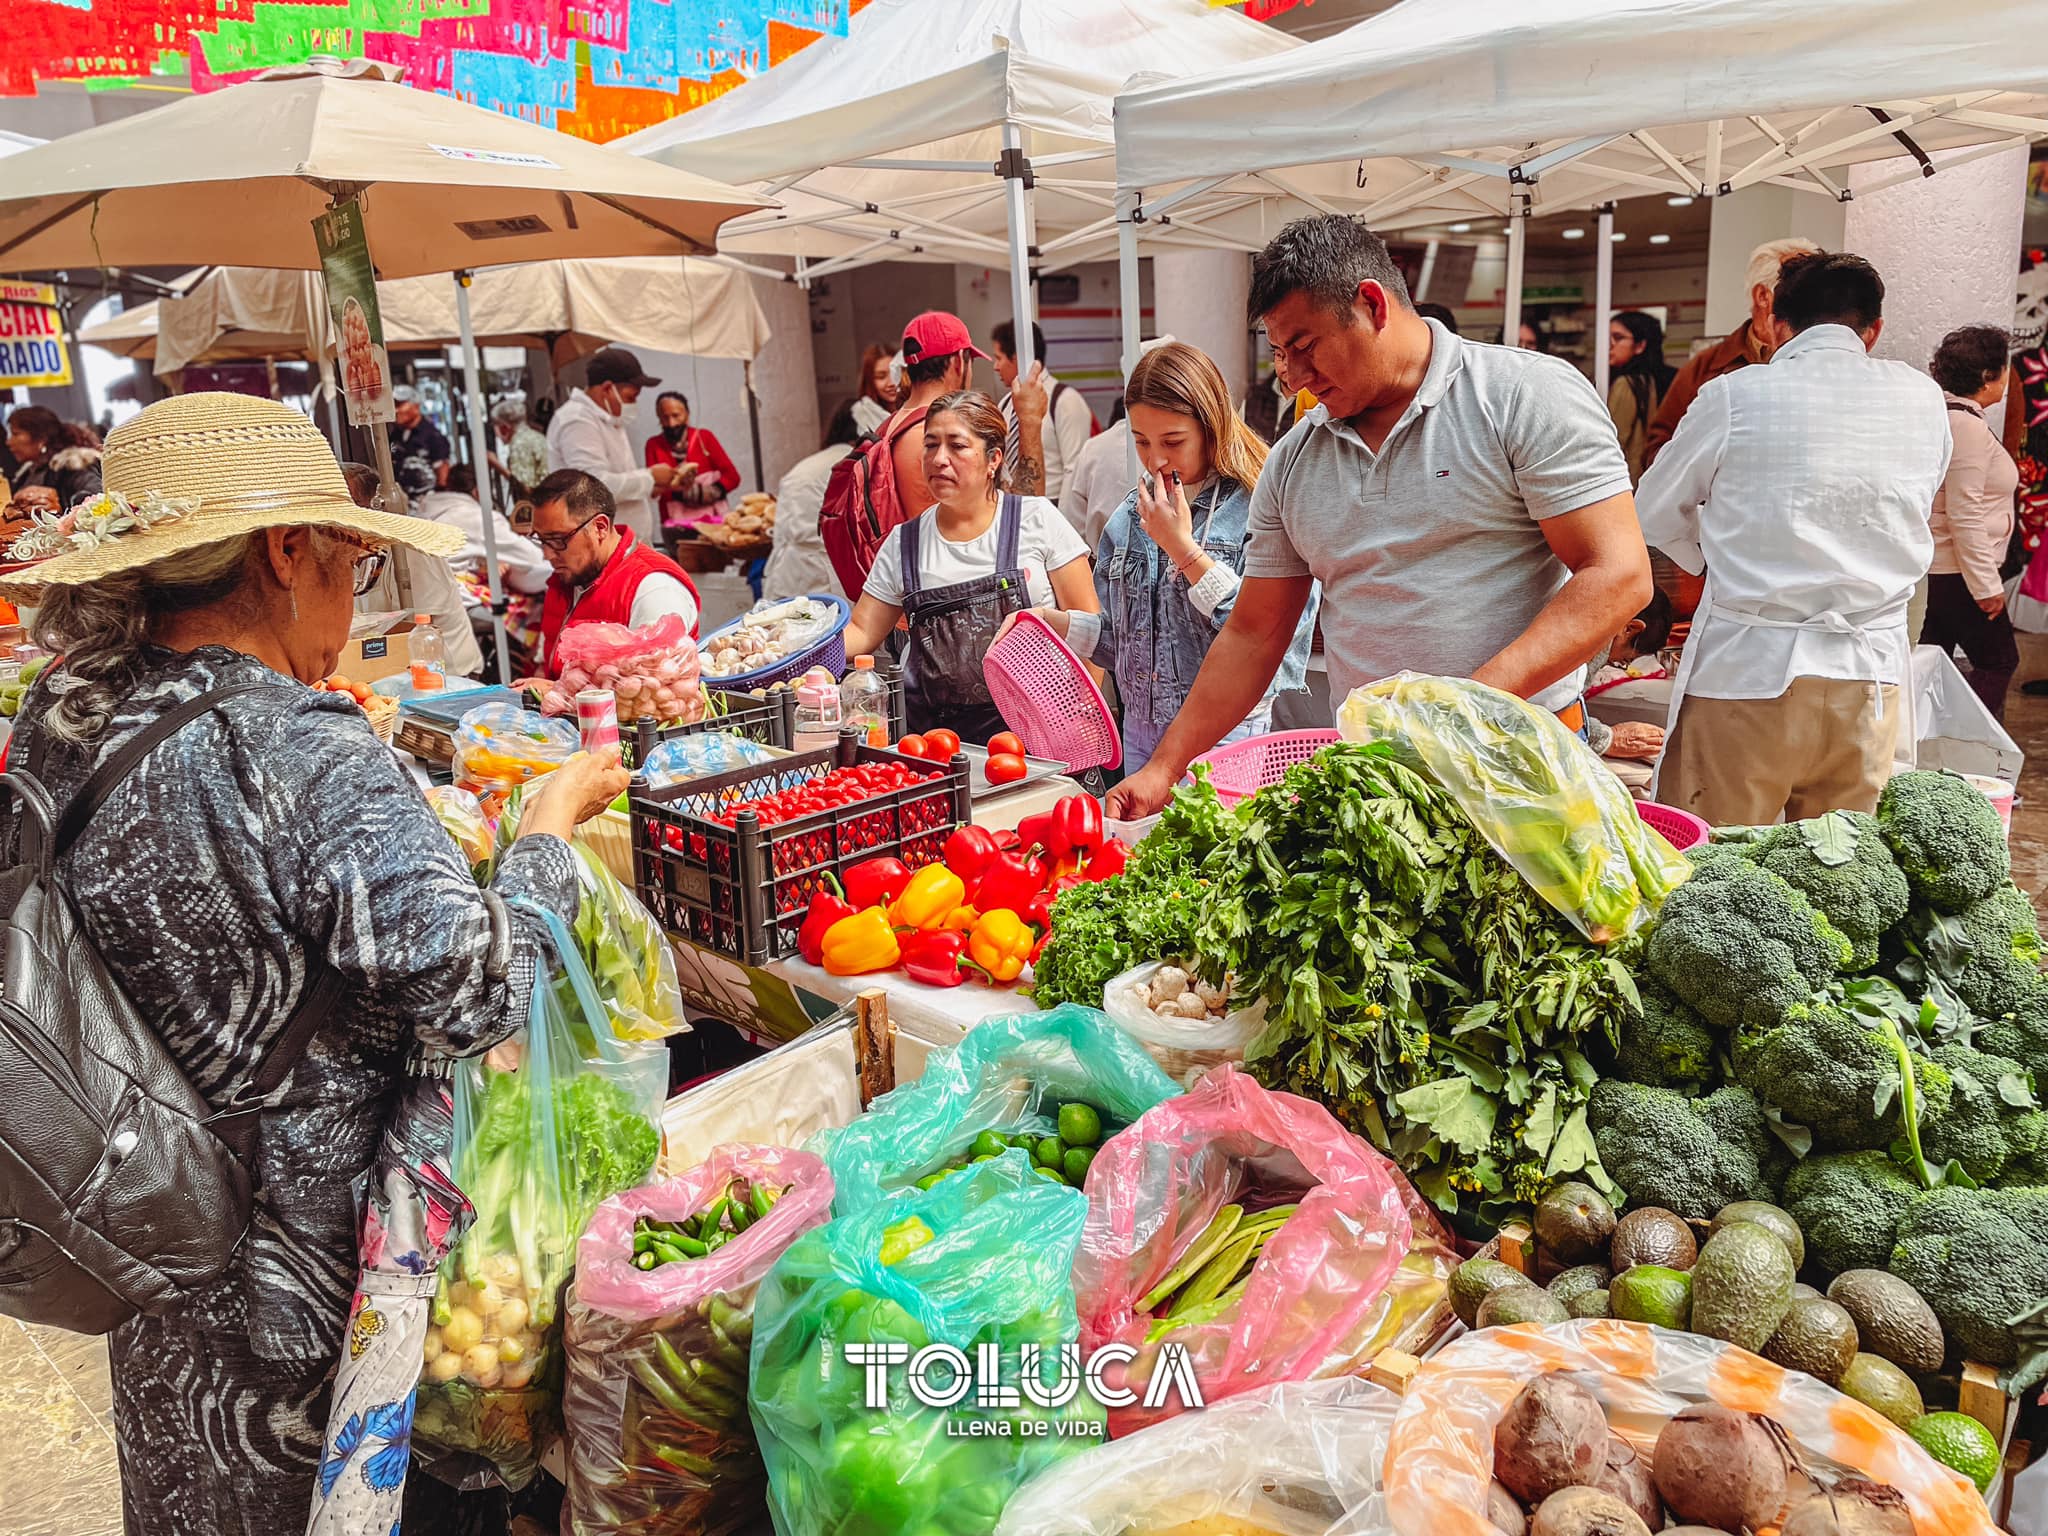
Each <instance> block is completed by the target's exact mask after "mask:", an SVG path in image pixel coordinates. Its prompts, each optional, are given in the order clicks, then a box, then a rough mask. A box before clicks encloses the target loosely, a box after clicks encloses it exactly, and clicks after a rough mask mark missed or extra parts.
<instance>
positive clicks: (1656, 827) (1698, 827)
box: [1636, 800, 1708, 853]
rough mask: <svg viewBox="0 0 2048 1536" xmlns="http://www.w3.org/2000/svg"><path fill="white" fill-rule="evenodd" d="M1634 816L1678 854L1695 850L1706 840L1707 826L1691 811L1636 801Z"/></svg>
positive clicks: (1649, 801) (1650, 801)
mask: <svg viewBox="0 0 2048 1536" xmlns="http://www.w3.org/2000/svg"><path fill="white" fill-rule="evenodd" d="M1636 814H1637V815H1638V816H1640V817H1642V818H1643V825H1644V826H1646V827H1649V828H1651V829H1652V830H1653V831H1657V832H1662V833H1663V834H1664V841H1666V842H1667V843H1669V844H1670V845H1671V846H1672V847H1674V848H1676V849H1677V850H1678V851H1679V852H1680V853H1683V852H1685V850H1686V849H1688V848H1697V847H1699V846H1700V844H1702V843H1704V842H1705V841H1706V840H1707V831H1708V828H1707V824H1706V823H1705V822H1704V821H1702V820H1700V818H1699V817H1697V816H1695V815H1693V813H1692V812H1691V811H1681V810H1680V809H1679V808H1678V807H1677V806H1675V805H1659V804H1657V802H1656V801H1654V800H1638V801H1637V802H1636Z"/></svg>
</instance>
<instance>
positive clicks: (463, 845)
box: [427, 784, 497, 885]
mask: <svg viewBox="0 0 2048 1536" xmlns="http://www.w3.org/2000/svg"><path fill="white" fill-rule="evenodd" d="M427 804H428V805H430V806H432V807H433V808H434V819H435V820H436V821H438V822H440V823H441V830H442V831H444V832H446V833H447V834H448V835H449V836H450V837H452V838H454V839H455V846H456V847H457V848H460V849H461V850H462V856H463V858H464V859H465V860H467V861H468V863H469V872H470V874H471V875H472V876H474V877H475V879H476V883H477V884H478V885H488V884H489V883H490V879H491V869H492V867H493V866H494V865H495V863H496V862H497V859H496V845H495V834H494V830H493V828H492V826H491V822H490V818H489V817H487V816H485V815H484V807H483V802H482V801H481V800H479V799H477V797H476V796H475V795H473V794H471V793H470V792H469V791H468V790H466V789H457V788H456V787H455V786H454V785H453V784H436V785H435V786H434V787H433V788H432V789H430V790H428V791H427Z"/></svg>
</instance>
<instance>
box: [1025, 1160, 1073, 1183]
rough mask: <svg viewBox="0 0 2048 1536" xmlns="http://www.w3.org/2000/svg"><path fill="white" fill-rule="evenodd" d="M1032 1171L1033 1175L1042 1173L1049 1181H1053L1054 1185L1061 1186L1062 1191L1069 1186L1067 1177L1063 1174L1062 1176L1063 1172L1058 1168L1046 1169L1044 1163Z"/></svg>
mask: <svg viewBox="0 0 2048 1536" xmlns="http://www.w3.org/2000/svg"><path fill="white" fill-rule="evenodd" d="M1031 1171H1032V1172H1033V1173H1040V1174H1044V1175H1045V1177H1047V1178H1048V1179H1051V1180H1052V1181H1053V1183H1055V1184H1057V1185H1059V1186H1060V1187H1061V1188H1062V1189H1064V1188H1066V1185H1067V1181H1066V1177H1065V1175H1063V1174H1062V1173H1061V1172H1060V1171H1059V1169H1057V1168H1048V1167H1046V1166H1045V1165H1044V1164H1043V1163H1040V1164H1039V1165H1038V1166H1036V1167H1034V1168H1033V1169H1032V1170H1031Z"/></svg>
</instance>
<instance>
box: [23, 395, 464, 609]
mask: <svg viewBox="0 0 2048 1536" xmlns="http://www.w3.org/2000/svg"><path fill="white" fill-rule="evenodd" d="M100 477H101V482H102V484H103V485H104V487H105V489H104V490H103V491H102V492H101V493H100V494H99V495H98V496H94V497H89V498H87V499H85V500H83V501H80V502H79V503H78V504H77V505H76V506H74V507H72V508H71V509H70V510H68V511H66V512H65V513H64V514H63V515H61V516H55V517H52V516H47V515H46V516H42V517H39V518H38V519H37V522H36V526H35V527H34V528H32V529H31V530H30V531H29V532H28V533H26V534H24V535H23V536H22V537H21V538H19V539H17V540H16V541H15V543H14V545H13V547H12V548H11V549H10V550H9V551H8V555H9V558H11V559H13V560H26V561H32V562H34V563H32V564H28V565H24V566H21V567H19V568H17V569H13V570H8V571H5V572H4V573H0V591H5V592H7V593H9V594H10V595H16V594H18V595H21V596H24V597H27V598H29V599H30V600H33V599H34V597H35V596H36V594H38V593H40V592H41V591H43V590H44V589H46V588H49V587H72V586H83V585H84V584H86V583H87V582H93V581H98V580H100V579H101V578H102V577H106V576H112V575H115V574H117V573H119V572H122V571H130V570H135V569H137V568H138V567H141V566H145V565H154V564H155V563H156V562H157V561H159V560H167V559H169V558H170V557H171V556H173V555H180V554H184V553H185V552H186V551H187V550H192V549H197V548H199V547H200V546H201V545H205V544H217V543H219V542H220V541H221V540H223V539H232V538H237V537H239V536H240V535H242V534H245V533H254V532H255V531H256V530H257V529H259V528H285V527H297V526H302V525H311V526H314V527H321V528H333V529H336V530H339V531H346V532H349V533H353V534H355V535H357V536H358V537H360V538H363V539H366V540H369V541H371V542H372V543H375V544H378V545H386V544H406V545H410V546H411V547H412V548H414V549H417V550H421V551H423V552H425V553H427V554H430V555H441V556H447V555H452V554H454V553H455V552H456V551H457V550H458V549H460V548H461V547H462V535H461V533H460V532H459V531H458V530H456V529H453V528H447V527H443V526H442V525H441V524H439V523H430V522H426V521H424V520H423V519H420V518H416V517H406V516H403V515H397V514H393V513H389V512H372V511H369V510H366V509H365V508H362V507H359V506H357V505H356V504H355V502H354V501H353V500H351V499H350V497H349V494H348V481H347V480H346V479H344V478H343V476H342V473H341V466H340V465H339V464H338V463H336V462H335V458H334V450H333V449H331V448H329V447H328V446H327V439H326V438H324V437H322V436H321V435H320V430H319V428H317V427H315V426H314V425H313V423H312V422H311V421H309V420H307V418H306V417H305V416H304V415H302V414H301V413H300V412H298V411H295V410H293V409H292V408H291V407H290V406H288V405H280V404H279V403H278V402H276V401H274V400H260V399H258V398H256V397H255V396H253V395H233V394H223V393H203V394H193V395H179V396H177V397H175V398H174V399H170V400H161V401H158V402H157V403H156V404H155V405H152V406H150V407H149V408H148V409H147V410H145V411H143V412H142V414H141V415H139V416H136V417H134V418H133V419H131V420H129V421H127V422H124V423H123V424H122V425H120V426H118V427H116V428H115V429H114V430H113V431H112V432H110V433H108V434H107V441H106V449H105V453H104V456H103V457H102V459H101V461H100Z"/></svg>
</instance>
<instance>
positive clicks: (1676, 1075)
mask: <svg viewBox="0 0 2048 1536" xmlns="http://www.w3.org/2000/svg"><path fill="white" fill-rule="evenodd" d="M1637 990H1638V991H1639V992H1640V993H1641V995H1642V1004H1643V1006H1642V1009H1641V1011H1640V1012H1639V1013H1631V1014H1630V1015H1629V1017H1628V1019H1627V1020H1626V1021H1625V1022H1624V1023H1623V1024H1622V1026H1621V1042H1620V1044H1619V1045H1617V1046H1616V1047H1615V1048H1614V1050H1613V1052H1612V1053H1611V1057H1610V1061H1609V1066H1610V1067H1611V1069H1612V1071H1613V1073H1614V1075H1615V1076H1616V1077H1619V1078H1622V1079H1624V1080H1626V1081H1628V1082H1631V1083H1648V1084H1650V1085H1651V1086H1653V1087H1657V1088H1675V1089H1677V1090H1678V1091H1679V1092H1680V1093H1684V1094H1687V1095H1694V1096H1696V1095H1698V1094H1701V1093H1704V1092H1706V1090H1707V1089H1708V1088H1709V1087H1711V1086H1712V1085H1713V1084H1714V1083H1715V1082H1716V1081H1717V1080H1718V1078H1719V1077H1720V1073H1719V1071H1718V1070H1717V1068H1716V1066H1715V1060H1714V1058H1715V1055H1716V1053H1717V1052H1718V1051H1719V1050H1720V1044H1721V1040H1720V1035H1719V1034H1718V1033H1717V1032H1716V1031H1715V1029H1714V1027H1713V1026H1712V1025H1711V1024H1709V1023H1708V1022H1707V1021H1706V1020H1705V1019H1703V1018H1701V1017H1700V1016H1699V1015H1698V1014H1697V1013H1695V1012H1693V1010H1692V1009H1691V1008H1689V1007H1687V1006H1686V1005H1685V1004H1684V1003H1682V1002H1680V1001H1679V999H1678V996H1677V994H1675V993H1674V992H1672V990H1671V989H1670V988H1669V987H1666V986H1664V985H1663V984H1662V983H1661V982H1658V981H1656V980H1654V979H1652V978H1650V977H1644V978H1643V980H1642V982H1641V984H1640V986H1639V987H1638V988H1637Z"/></svg>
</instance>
